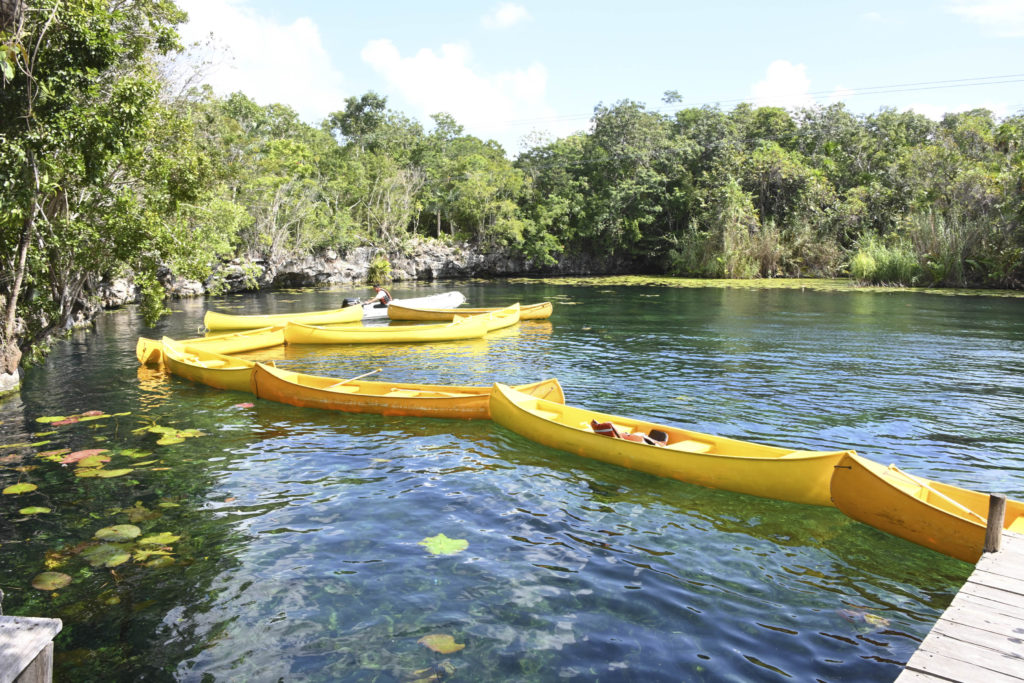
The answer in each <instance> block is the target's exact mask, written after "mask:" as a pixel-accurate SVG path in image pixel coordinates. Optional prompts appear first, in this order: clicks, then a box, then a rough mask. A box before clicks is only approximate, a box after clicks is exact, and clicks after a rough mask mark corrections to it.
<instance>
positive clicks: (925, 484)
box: [889, 465, 987, 523]
mask: <svg viewBox="0 0 1024 683" xmlns="http://www.w3.org/2000/svg"><path fill="white" fill-rule="evenodd" d="M889 469H890V470H892V471H893V472H899V473H900V474H902V475H903V476H904V477H906V478H907V479H909V480H910V481H912V482H914V483H915V484H917V485H918V486H923V487H924V488H926V489H928V490H929V491H931V492H932V493H934V494H935V495H937V496H938V497H939V498H942V499H943V500H945V501H947V502H949V503H952V504H953V505H955V506H957V507H958V508H960V509H961V510H963V511H964V512H966V513H967V514H970V515H974V516H975V517H977V518H978V519H980V520H981V521H982V523H986V522H987V520H986V519H985V518H984V517H982V516H981V515H979V514H978V513H977V512H975V511H974V510H971V509H970V508H968V507H966V506H965V505H963V504H962V503H958V502H957V501H955V500H953V499H952V498H950V497H949V496H947V495H946V494H945V493H942V492H941V491H937V490H935V489H933V488H932V487H931V486H929V485H928V483H927V482H925V481H922V480H920V479H918V478H917V477H915V476H914V475H912V474H909V473H907V472H904V471H903V470H901V469H900V468H899V467H896V465H889Z"/></svg>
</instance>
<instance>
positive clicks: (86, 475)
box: [75, 467, 104, 479]
mask: <svg viewBox="0 0 1024 683" xmlns="http://www.w3.org/2000/svg"><path fill="white" fill-rule="evenodd" d="M103 471H104V470H103V468H102V467H78V468H76V469H75V476H76V477H82V478H83V479H94V478H96V477H98V476H100V472H103Z"/></svg>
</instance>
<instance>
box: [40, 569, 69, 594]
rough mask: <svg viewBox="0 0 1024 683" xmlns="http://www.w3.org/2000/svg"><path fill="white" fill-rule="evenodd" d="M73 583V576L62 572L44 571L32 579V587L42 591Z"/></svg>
mask: <svg viewBox="0 0 1024 683" xmlns="http://www.w3.org/2000/svg"><path fill="white" fill-rule="evenodd" d="M69 583H71V577H70V576H68V575H67V574H62V573H61V572H43V573H42V574H37V575H36V577H35V578H34V579H32V587H33V588H36V589H38V590H41V591H55V590H57V589H58V588H63V587H64V586H66V585H68V584H69Z"/></svg>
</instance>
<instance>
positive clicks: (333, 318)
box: [203, 306, 363, 330]
mask: <svg viewBox="0 0 1024 683" xmlns="http://www.w3.org/2000/svg"><path fill="white" fill-rule="evenodd" d="M362 318H363V313H362V310H361V308H360V307H359V306H349V307H347V308H335V309H332V310H328V311H309V312H307V313H279V314H275V315H232V314H230V313H218V312H217V311H207V312H206V315H205V316H203V324H205V325H206V329H208V330H250V329H255V328H257V327H269V326H275V325H284V324H286V323H289V322H297V323H303V324H306V325H340V324H343V323H355V322H359V321H360V320H362Z"/></svg>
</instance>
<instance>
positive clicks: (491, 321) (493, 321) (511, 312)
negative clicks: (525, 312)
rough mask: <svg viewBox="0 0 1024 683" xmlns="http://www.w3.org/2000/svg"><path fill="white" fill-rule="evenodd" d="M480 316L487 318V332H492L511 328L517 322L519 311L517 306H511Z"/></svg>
mask: <svg viewBox="0 0 1024 683" xmlns="http://www.w3.org/2000/svg"><path fill="white" fill-rule="evenodd" d="M480 315H486V316H487V319H488V320H487V331H488V332H494V331H495V330H501V329H504V328H506V327H512V326H513V325H515V324H516V323H517V322H519V320H520V316H521V311H520V309H519V304H512V305H511V306H507V307H505V308H499V309H498V310H496V311H491V312H490V313H486V314H480Z"/></svg>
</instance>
